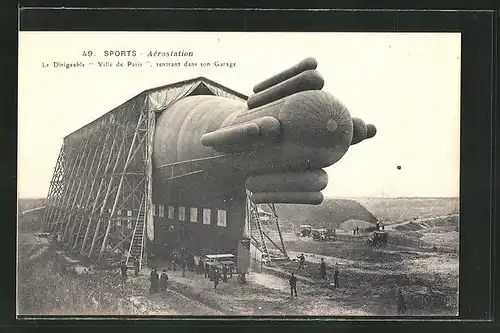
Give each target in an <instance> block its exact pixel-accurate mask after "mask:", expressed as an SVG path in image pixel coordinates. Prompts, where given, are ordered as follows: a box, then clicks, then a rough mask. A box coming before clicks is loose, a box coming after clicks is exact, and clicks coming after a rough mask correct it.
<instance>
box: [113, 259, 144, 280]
mask: <svg viewBox="0 0 500 333" xmlns="http://www.w3.org/2000/svg"><path fill="white" fill-rule="evenodd" d="M118 266H119V267H120V273H121V277H122V283H125V282H127V271H128V267H127V265H126V264H125V261H124V260H122V261H121V262H120V264H119V265H118ZM133 266H134V275H135V276H139V269H140V263H139V259H138V258H134V259H133Z"/></svg>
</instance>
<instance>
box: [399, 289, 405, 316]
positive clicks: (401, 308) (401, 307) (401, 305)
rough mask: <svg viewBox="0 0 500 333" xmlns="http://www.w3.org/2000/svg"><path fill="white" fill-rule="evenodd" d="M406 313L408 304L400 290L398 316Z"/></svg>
mask: <svg viewBox="0 0 500 333" xmlns="http://www.w3.org/2000/svg"><path fill="white" fill-rule="evenodd" d="M404 313H406V302H405V298H404V296H403V292H402V291H401V289H399V290H398V314H404Z"/></svg>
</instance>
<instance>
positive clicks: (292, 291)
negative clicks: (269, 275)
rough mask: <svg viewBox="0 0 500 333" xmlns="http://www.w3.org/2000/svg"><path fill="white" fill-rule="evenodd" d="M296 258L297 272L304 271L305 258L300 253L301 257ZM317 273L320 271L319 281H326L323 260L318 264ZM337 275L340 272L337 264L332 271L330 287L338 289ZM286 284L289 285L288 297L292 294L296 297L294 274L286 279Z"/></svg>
mask: <svg viewBox="0 0 500 333" xmlns="http://www.w3.org/2000/svg"><path fill="white" fill-rule="evenodd" d="M297 258H298V259H299V267H298V270H301V269H304V268H305V262H306V257H305V256H304V254H303V253H302V254H301V255H299V256H297ZM319 271H320V276H321V280H326V275H327V273H326V263H325V260H324V259H323V258H321V263H320V266H319ZM339 275H340V272H339V268H338V264H337V265H335V269H334V271H333V283H332V285H333V287H334V288H338V287H339ZM288 282H289V284H290V295H291V296H292V297H293V295H294V294H295V296H297V277H296V276H295V274H294V273H292V275H291V276H290V278H289V279H288Z"/></svg>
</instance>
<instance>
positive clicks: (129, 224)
mask: <svg viewBox="0 0 500 333" xmlns="http://www.w3.org/2000/svg"><path fill="white" fill-rule="evenodd" d="M127 228H129V229H132V221H130V220H128V221H127Z"/></svg>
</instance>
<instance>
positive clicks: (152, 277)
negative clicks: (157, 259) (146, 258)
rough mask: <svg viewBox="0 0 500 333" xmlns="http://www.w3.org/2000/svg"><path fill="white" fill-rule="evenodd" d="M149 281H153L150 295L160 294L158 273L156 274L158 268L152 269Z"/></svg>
mask: <svg viewBox="0 0 500 333" xmlns="http://www.w3.org/2000/svg"><path fill="white" fill-rule="evenodd" d="M149 281H151V286H150V287H149V293H150V294H154V293H157V292H158V273H157V272H156V268H152V269H151V274H150V276H149Z"/></svg>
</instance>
